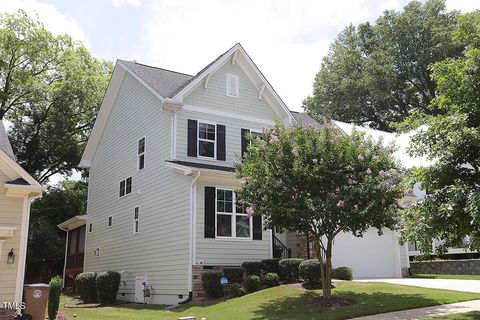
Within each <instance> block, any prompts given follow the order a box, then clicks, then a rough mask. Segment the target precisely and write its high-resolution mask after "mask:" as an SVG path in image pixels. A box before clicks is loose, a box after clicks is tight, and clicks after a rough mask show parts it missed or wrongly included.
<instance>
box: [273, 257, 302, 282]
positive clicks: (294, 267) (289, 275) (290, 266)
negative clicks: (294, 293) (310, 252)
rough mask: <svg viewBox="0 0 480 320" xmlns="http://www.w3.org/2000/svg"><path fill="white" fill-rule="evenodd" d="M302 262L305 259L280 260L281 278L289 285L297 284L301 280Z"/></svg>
mask: <svg viewBox="0 0 480 320" xmlns="http://www.w3.org/2000/svg"><path fill="white" fill-rule="evenodd" d="M302 261H303V259H299V258H289V259H282V260H280V262H279V263H278V266H279V267H280V278H282V280H284V281H286V282H289V283H293V282H297V281H298V278H299V273H298V272H299V270H298V269H299V267H300V263H302Z"/></svg>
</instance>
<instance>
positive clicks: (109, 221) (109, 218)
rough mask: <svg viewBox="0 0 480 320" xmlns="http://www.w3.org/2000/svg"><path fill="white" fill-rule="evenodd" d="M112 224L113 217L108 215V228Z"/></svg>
mask: <svg viewBox="0 0 480 320" xmlns="http://www.w3.org/2000/svg"><path fill="white" fill-rule="evenodd" d="M112 224H113V218H112V216H110V217H108V224H107V226H108V227H109V228H110V227H111V226H112Z"/></svg>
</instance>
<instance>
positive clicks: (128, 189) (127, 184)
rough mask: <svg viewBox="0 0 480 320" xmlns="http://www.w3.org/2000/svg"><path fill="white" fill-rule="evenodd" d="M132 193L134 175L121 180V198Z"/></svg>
mask: <svg viewBox="0 0 480 320" xmlns="http://www.w3.org/2000/svg"><path fill="white" fill-rule="evenodd" d="M130 193H132V177H129V178H127V179H125V180H122V181H120V198H121V197H124V196H126V195H127V194H130Z"/></svg>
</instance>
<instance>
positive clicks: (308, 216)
mask: <svg viewBox="0 0 480 320" xmlns="http://www.w3.org/2000/svg"><path fill="white" fill-rule="evenodd" d="M250 138H251V139H252V138H253V136H250ZM365 138H366V137H364V135H362V134H360V133H358V132H354V133H353V134H352V135H351V136H344V135H342V134H341V132H340V130H338V128H336V127H334V126H333V125H330V124H327V125H325V126H324V127H322V128H315V127H308V128H303V127H294V128H289V129H285V128H283V127H281V126H277V127H275V128H273V129H271V130H268V131H266V132H265V133H264V134H263V135H262V136H261V137H260V138H256V139H253V141H252V144H251V145H250V146H249V147H248V152H247V153H246V154H245V156H244V159H243V160H242V162H241V163H239V164H238V165H237V166H236V173H237V176H238V177H239V178H242V179H244V181H245V183H244V184H243V186H242V188H241V189H239V190H237V191H236V192H237V195H238V199H240V203H241V204H242V205H243V206H245V207H246V212H247V214H249V215H252V214H258V215H262V216H263V218H264V221H265V225H264V226H265V227H266V228H273V227H275V226H276V227H280V228H283V229H286V230H289V231H292V232H300V233H302V234H308V235H309V237H310V239H312V241H313V243H314V245H315V251H316V254H317V258H318V260H319V262H320V265H321V279H322V289H323V296H324V297H326V298H329V297H331V269H332V255H333V242H334V240H335V237H336V236H337V235H338V234H339V233H340V232H346V233H350V234H353V235H354V236H356V237H361V236H362V235H363V234H364V233H365V232H366V231H367V230H368V229H369V228H376V229H377V230H378V232H379V233H382V229H383V228H394V226H395V224H396V217H397V208H398V200H399V199H400V198H401V197H402V195H403V191H402V189H401V187H400V185H399V180H400V167H399V165H398V163H397V162H396V161H395V160H394V158H393V157H392V152H393V148H392V147H385V146H384V145H383V144H382V141H376V142H375V141H372V139H371V137H369V138H366V139H365Z"/></svg>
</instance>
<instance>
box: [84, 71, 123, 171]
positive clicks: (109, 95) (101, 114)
mask: <svg viewBox="0 0 480 320" xmlns="http://www.w3.org/2000/svg"><path fill="white" fill-rule="evenodd" d="M125 72H126V68H125V66H124V65H123V64H121V63H120V62H117V64H116V65H115V68H114V69H113V73H112V76H111V77H110V81H109V82H108V86H107V89H106V90H105V95H104V96H103V101H102V104H101V106H100V110H99V111H98V115H97V119H96V120H95V124H94V125H93V129H92V132H91V133H90V137H89V138H88V142H87V146H86V147H85V150H84V151H83V155H82V159H81V160H80V163H79V165H78V166H79V167H80V168H89V167H90V164H91V161H92V159H93V155H94V154H95V150H96V149H97V146H98V143H99V141H100V138H101V137H102V134H103V130H104V129H105V125H106V124H107V120H108V117H109V115H110V112H111V110H112V107H113V104H114V102H115V98H116V97H117V94H118V91H119V90H120V86H121V84H122V82H123V78H124V76H125ZM130 73H131V72H130Z"/></svg>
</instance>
